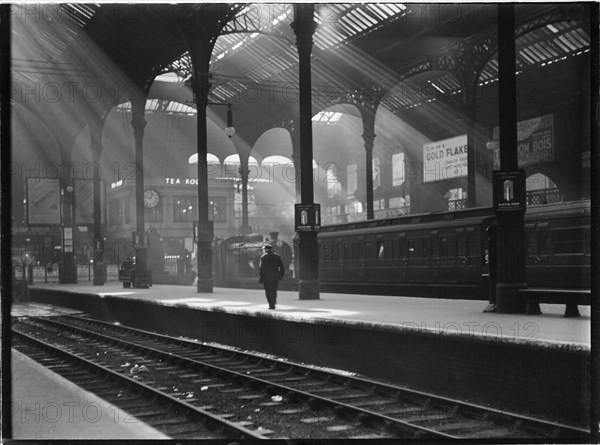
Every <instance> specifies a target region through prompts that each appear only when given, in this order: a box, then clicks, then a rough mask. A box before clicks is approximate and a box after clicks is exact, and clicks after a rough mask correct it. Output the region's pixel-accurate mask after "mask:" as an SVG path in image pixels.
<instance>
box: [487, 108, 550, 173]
mask: <svg viewBox="0 0 600 445" xmlns="http://www.w3.org/2000/svg"><path fill="white" fill-rule="evenodd" d="M493 136H494V141H495V142H499V141H500V128H499V127H494V132H493ZM496 146H497V147H499V145H498V144H496ZM517 151H518V156H519V168H522V167H525V166H527V165H535V164H541V163H543V162H552V161H554V118H553V115H552V114H547V115H545V116H540V117H536V118H533V119H528V120H525V121H521V122H518V123H517ZM494 168H495V169H499V168H500V148H495V149H494Z"/></svg>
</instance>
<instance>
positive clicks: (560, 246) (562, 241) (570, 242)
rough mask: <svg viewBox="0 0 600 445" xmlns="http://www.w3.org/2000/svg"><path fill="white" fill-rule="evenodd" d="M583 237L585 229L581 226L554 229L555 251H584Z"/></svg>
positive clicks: (559, 252) (556, 252)
mask: <svg viewBox="0 0 600 445" xmlns="http://www.w3.org/2000/svg"><path fill="white" fill-rule="evenodd" d="M583 238H584V236H583V230H582V229H580V228H574V229H560V230H554V231H553V232H552V241H553V244H554V253H555V254H561V253H583V244H584V240H583Z"/></svg>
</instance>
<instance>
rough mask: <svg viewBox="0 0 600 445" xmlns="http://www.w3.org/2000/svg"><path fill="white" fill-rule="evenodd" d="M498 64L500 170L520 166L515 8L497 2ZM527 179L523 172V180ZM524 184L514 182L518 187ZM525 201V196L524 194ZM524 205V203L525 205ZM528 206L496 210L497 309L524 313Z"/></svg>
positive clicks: (508, 170) (508, 169) (507, 170)
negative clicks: (522, 292) (526, 209)
mask: <svg viewBox="0 0 600 445" xmlns="http://www.w3.org/2000/svg"><path fill="white" fill-rule="evenodd" d="M498 66H499V82H498V97H499V116H500V172H516V171H517V170H518V169H519V166H518V155H517V100H516V97H517V79H516V74H515V71H516V63H515V7H514V5H513V4H500V5H498ZM524 181H525V178H524V175H523V177H522V182H524ZM517 189H522V190H523V193H524V190H525V184H515V190H517ZM523 201H524V197H523ZM523 207H524V206H523ZM524 213H525V209H524V208H523V209H522V210H512V211H502V212H500V211H497V221H498V228H497V231H496V242H497V248H496V252H497V277H498V283H497V284H496V311H497V312H504V313H515V314H516V313H523V312H525V304H524V302H523V301H522V299H521V298H520V297H519V292H518V291H519V289H521V288H524V287H525V286H526V283H525V230H524V222H523V216H524Z"/></svg>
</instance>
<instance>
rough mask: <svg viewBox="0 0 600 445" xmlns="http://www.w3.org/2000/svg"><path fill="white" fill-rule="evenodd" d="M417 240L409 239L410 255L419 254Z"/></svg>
mask: <svg viewBox="0 0 600 445" xmlns="http://www.w3.org/2000/svg"><path fill="white" fill-rule="evenodd" d="M416 244H417V243H416V242H415V240H414V239H409V240H408V256H409V257H413V258H414V257H416V256H417V247H416Z"/></svg>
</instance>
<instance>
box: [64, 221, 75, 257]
mask: <svg viewBox="0 0 600 445" xmlns="http://www.w3.org/2000/svg"><path fill="white" fill-rule="evenodd" d="M63 249H64V250H63V251H64V252H73V228H72V227H63Z"/></svg>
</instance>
